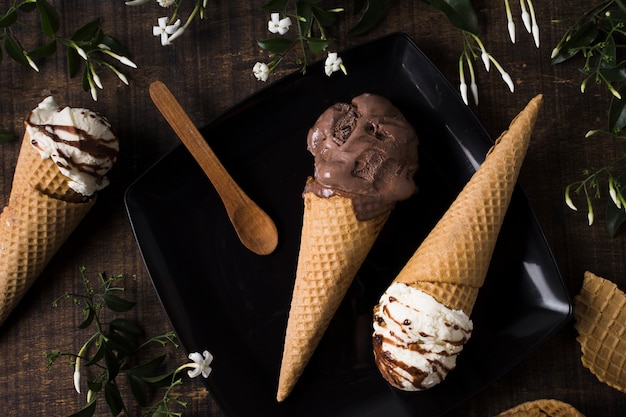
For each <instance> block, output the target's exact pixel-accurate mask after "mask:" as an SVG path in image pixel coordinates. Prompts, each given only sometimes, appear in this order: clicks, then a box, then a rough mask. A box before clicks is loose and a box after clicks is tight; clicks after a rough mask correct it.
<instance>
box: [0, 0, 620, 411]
mask: <svg viewBox="0 0 626 417" xmlns="http://www.w3.org/2000/svg"><path fill="white" fill-rule="evenodd" d="M5 3H6V2H5ZM54 3H55V4H56V7H57V8H58V10H59V12H60V15H61V20H62V29H61V32H62V34H64V35H68V34H69V33H71V32H72V31H73V30H75V29H76V28H77V27H78V26H79V25H82V24H83V23H86V22H87V21H88V20H90V19H92V18H94V17H97V16H102V17H103V27H104V29H105V31H106V32H108V33H109V34H112V35H113V36H114V37H116V38H117V39H118V40H119V41H120V42H121V43H122V44H124V45H126V46H127V47H128V48H129V49H130V51H131V52H132V56H133V59H134V61H135V62H136V63H137V64H138V66H139V68H138V69H136V70H128V71H126V73H127V74H128V77H129V79H130V82H131V84H130V86H129V87H126V86H124V85H122V84H121V83H120V82H119V80H118V79H117V78H116V77H115V76H113V75H112V74H106V75H103V76H102V78H103V82H104V84H105V89H104V90H103V91H100V92H99V99H98V101H97V102H93V101H92V100H91V98H90V96H89V94H87V93H85V92H83V91H82V88H81V86H80V80H79V79H69V78H68V77H67V75H66V74H67V67H66V65H65V57H64V54H63V53H58V54H57V55H55V56H54V57H53V58H52V59H49V60H46V61H41V62H40V63H39V65H40V69H41V72H40V73H35V72H34V71H31V70H29V69H26V68H24V67H22V66H19V65H17V64H16V63H14V62H12V61H11V60H10V59H8V58H6V56H5V59H4V60H3V61H2V63H1V64H0V74H2V75H1V76H0V129H4V130H12V131H14V132H16V134H17V135H18V137H20V138H21V135H22V134H23V125H22V122H23V119H24V117H25V116H26V115H27V113H28V112H29V111H30V110H31V109H32V108H33V107H34V106H35V105H36V104H37V103H38V102H39V101H40V100H41V99H43V98H44V97H46V96H47V95H50V94H52V95H54V96H55V98H56V99H57V101H58V102H59V103H61V104H64V105H72V106H74V107H88V108H92V109H94V110H97V111H99V112H100V113H102V114H104V115H105V116H106V117H107V118H108V119H109V121H110V122H111V123H112V125H113V126H114V127H115V129H116V130H117V132H118V134H119V136H120V139H121V153H120V158H119V163H118V164H117V166H116V168H115V169H114V171H113V172H112V173H111V175H110V178H111V186H110V187H109V188H107V189H106V190H105V191H103V192H102V193H101V195H100V197H99V200H98V202H97V204H96V206H95V207H94V208H93V210H92V211H91V212H90V213H89V215H88V216H87V218H86V219H85V220H84V221H83V222H82V223H81V225H80V226H79V227H78V229H77V230H76V231H75V233H74V234H73V235H72V236H71V237H70V238H69V239H68V240H67V242H66V243H65V245H64V246H63V247H62V248H61V250H60V251H59V252H58V254H57V255H56V256H55V257H54V258H53V259H52V261H51V262H50V263H49V265H48V266H47V268H46V269H45V271H44V272H43V274H41V276H40V277H39V279H38V280H37V282H36V283H35V284H34V286H33V287H32V288H31V290H30V291H29V292H28V293H27V295H26V296H25V297H24V299H23V300H22V302H21V303H20V304H19V306H18V307H17V308H16V309H15V310H14V312H13V313H12V315H11V316H10V318H9V319H8V320H7V322H6V323H5V324H4V325H3V326H2V328H0V358H1V359H0V404H1V406H0V410H2V414H3V415H8V416H34V415H49V416H51V415H55V416H56V415H58V416H61V415H69V414H71V413H72V412H74V411H76V410H78V409H79V408H80V406H81V405H82V403H83V401H84V398H83V396H78V395H77V394H76V393H75V392H74V388H73V386H72V368H71V366H69V364H67V363H62V362H59V363H57V364H56V365H55V366H54V367H53V369H52V370H50V371H46V370H45V369H44V365H45V358H44V352H45V351H48V350H53V349H64V350H71V351H74V352H77V351H78V349H79V347H80V344H81V343H82V341H83V339H82V338H80V337H79V336H78V333H76V330H75V327H76V325H77V324H78V322H79V320H80V316H79V312H78V310H77V309H76V307H75V306H73V305H72V303H70V302H67V303H61V304H60V306H59V307H57V308H53V307H52V301H53V299H55V298H56V297H58V296H59V295H61V294H63V293H64V292H66V291H78V290H79V289H80V287H81V285H82V284H81V280H80V275H79V267H80V266H85V267H86V270H87V273H88V274H90V275H93V277H94V278H95V276H96V274H98V273H99V272H101V271H106V272H107V273H108V274H117V273H123V274H125V276H126V279H125V281H124V285H125V287H126V289H127V292H128V298H131V299H134V300H135V301H137V303H138V304H137V307H136V308H135V309H133V310H132V313H131V317H132V318H134V319H136V320H138V321H139V322H140V323H141V324H142V325H143V326H144V328H145V329H146V332H147V333H148V334H151V335H157V334H162V333H165V332H166V331H168V330H171V327H170V326H169V324H168V320H167V316H166V313H165V311H164V310H163V308H162V307H161V305H160V303H159V301H158V298H157V295H156V293H155V291H154V289H153V287H152V284H151V281H150V278H149V276H148V274H147V272H146V269H145V267H144V264H143V262H142V259H141V257H140V254H139V251H138V248H137V246H136V243H135V240H134V238H133V234H132V232H131V228H130V225H129V221H128V219H127V217H126V213H125V210H124V204H123V194H124V191H125V190H126V188H127V187H128V186H129V185H130V183H131V182H132V181H133V180H134V179H135V178H136V177H137V176H139V175H140V174H141V173H142V172H144V171H145V170H146V169H147V168H148V167H150V166H151V164H153V163H154V162H155V161H156V160H157V159H158V158H159V157H160V156H162V155H163V154H165V153H166V152H167V151H168V150H170V149H172V148H173V147H175V146H176V145H177V144H178V141H177V139H176V138H175V137H174V135H173V134H172V133H171V130H170V128H169V127H168V126H167V125H166V123H165V121H164V120H163V118H162V117H161V116H160V115H159V114H158V112H157V110H156V108H155V107H154V105H153V104H152V102H151V100H150V98H149V96H148V91H147V89H148V86H149V84H150V82H152V81H154V80H162V81H164V82H166V83H167V84H168V85H169V86H170V88H171V89H172V91H173V92H174V94H175V95H176V96H177V97H178V98H179V99H180V101H181V103H182V105H183V107H184V108H185V109H187V110H188V112H189V114H190V116H191V118H192V120H193V121H194V122H195V123H196V124H197V125H198V126H202V125H204V124H206V123H207V122H208V121H209V120H210V119H212V118H213V117H215V116H217V115H219V114H220V113H221V112H223V111H225V110H226V109H228V108H229V107H231V106H233V105H235V104H236V103H238V102H239V101H241V100H243V99H244V98H246V97H247V96H249V95H251V94H253V93H254V92H255V91H257V90H259V89H260V88H262V87H265V85H264V84H263V83H260V82H259V81H257V80H256V79H255V78H254V77H253V75H252V66H253V65H254V63H255V62H256V61H259V60H261V61H262V60H266V59H267V55H266V54H265V53H264V52H263V51H261V50H260V49H259V48H258V46H257V45H256V42H255V41H256V39H259V38H263V37H266V36H267V29H266V27H267V18H268V16H267V14H266V13H264V12H262V11H260V10H259V9H260V6H261V5H262V3H263V2H262V1H256V2H248V1H225V0H209V4H210V6H209V10H208V13H207V18H206V19H205V20H204V21H196V22H194V23H193V24H192V25H191V26H190V27H189V29H188V31H187V33H186V34H185V35H184V36H183V37H182V38H180V39H179V40H178V41H176V43H175V44H174V45H172V46H168V47H162V46H161V45H160V43H159V41H158V39H157V38H155V37H153V36H152V33H151V32H152V26H153V25H154V24H155V23H156V19H157V17H159V16H160V15H161V14H162V13H163V12H162V10H161V9H160V8H159V7H158V6H157V5H156V4H148V5H144V6H142V7H137V8H131V7H127V6H125V5H124V2H123V1H121V0H120V1H116V2H102V1H77V0H66V1H62V2H61V1H54ZM330 3H332V2H330ZM395 3H396V5H395V6H394V8H393V9H392V10H391V11H390V12H389V14H388V16H387V17H386V19H385V20H384V22H383V24H382V25H380V26H379V27H378V28H376V29H375V30H374V31H372V32H371V33H368V34H367V35H366V36H364V37H360V38H348V37H346V36H345V33H346V29H347V28H348V26H349V24H350V22H351V21H352V20H351V18H350V16H348V18H347V19H346V20H345V21H342V23H341V25H340V27H338V28H336V30H337V33H335V34H333V35H334V36H335V37H337V39H338V44H337V45H336V47H337V48H338V49H340V50H341V49H344V48H346V47H349V46H353V45H356V44H358V43H360V42H363V41H365V40H367V39H373V38H376V37H380V36H382V35H384V34H387V33H390V32H395V31H403V32H406V33H407V34H408V35H410V36H411V37H412V38H413V39H414V40H415V41H416V43H417V44H418V45H419V46H420V47H421V49H422V50H423V51H424V52H425V53H426V54H427V55H428V56H429V57H430V59H431V60H432V61H433V62H434V63H435V64H436V65H437V66H438V67H439V68H440V69H441V71H442V72H443V73H444V74H445V76H446V77H448V79H449V80H451V82H452V83H454V84H457V83H458V56H459V53H460V51H461V36H460V32H459V31H458V30H456V29H454V28H453V27H452V26H450V25H449V24H448V23H447V21H446V20H445V19H444V18H443V17H442V15H441V14H439V13H438V12H436V11H434V10H431V9H429V8H428V7H427V6H426V5H425V3H423V2H418V1H403V2H395ZM512 3H515V4H514V6H515V7H516V8H517V7H518V5H517V3H516V2H515V1H513V2H512ZM587 4H588V2H587V1H583V0H573V1H570V2H567V4H566V3H565V2H543V1H536V2H535V7H536V10H537V16H538V19H539V24H540V27H541V47H540V48H539V49H536V48H535V46H534V45H533V42H532V39H531V37H530V36H529V35H527V34H526V33H525V32H522V31H521V30H522V29H521V22H520V20H519V18H518V17H517V16H516V18H517V21H518V41H517V43H516V44H515V45H511V43H510V42H509V40H508V35H507V33H506V21H505V10H504V5H503V2H501V1H500V2H492V1H489V2H488V1H477V2H476V5H477V9H478V11H479V13H480V17H481V19H480V20H481V23H482V32H481V37H482V38H483V40H485V41H486V42H487V47H488V49H489V50H490V52H492V53H493V54H494V55H495V56H496V57H497V58H498V59H499V61H500V62H501V63H502V64H503V65H504V66H505V68H506V69H507V70H508V71H509V73H510V74H511V76H512V78H513V79H514V80H515V93H510V92H509V91H508V90H507V89H506V87H505V85H504V84H503V83H502V81H501V79H500V77H499V76H498V75H497V73H495V72H494V71H492V72H491V73H489V74H487V73H485V72H484V70H482V68H480V66H479V65H477V69H478V71H477V74H478V79H479V88H480V105H479V106H478V107H475V106H473V107H472V108H473V109H474V110H475V112H476V113H477V115H478V117H479V118H480V119H481V121H482V122H483V124H484V125H485V127H486V129H487V130H488V132H489V133H490V134H492V135H493V136H494V137H495V136H497V135H499V133H500V132H501V131H502V130H503V129H505V128H506V127H507V126H508V123H509V122H510V120H511V119H512V117H513V116H514V115H515V114H516V113H517V112H518V111H519V110H520V109H521V108H522V107H523V105H524V104H525V103H526V102H527V101H528V100H529V99H530V98H531V97H532V96H534V95H535V94H536V93H543V94H544V95H545V105H544V108H543V112H542V115H541V117H540V119H539V121H538V124H537V127H536V130H535V135H534V141H533V142H532V144H531V146H530V149H529V152H528V156H527V159H526V162H525V166H524V168H523V170H522V173H521V177H520V182H521V184H522V187H523V188H524V190H525V192H526V193H527V195H528V198H529V200H530V203H531V205H532V207H533V209H534V210H535V212H536V215H537V217H538V219H539V221H540V223H541V224H542V226H543V228H544V230H545V233H546V236H547V240H548V242H549V244H550V245H551V247H552V249H553V252H554V256H555V258H556V261H557V263H558V266H559V268H560V270H561V273H562V275H563V278H564V280H565V282H566V284H567V287H568V288H569V291H570V292H571V294H572V295H575V294H577V293H578V292H579V291H580V287H581V283H582V279H583V273H584V271H585V270H590V271H593V272H595V273H597V274H598V275H601V276H603V277H605V278H608V279H611V280H612V281H614V282H615V283H617V285H618V286H620V287H621V288H622V289H626V278H625V277H624V274H623V271H624V269H625V268H626V261H625V257H624V254H625V248H624V246H625V244H626V240H625V239H626V235H625V234H624V233H623V232H622V233H620V234H619V235H618V236H617V237H616V238H610V237H609V236H608V234H607V232H606V228H605V224H604V219H603V215H602V212H603V210H604V205H605V204H606V202H605V201H604V200H599V202H598V205H597V212H598V215H597V216H596V224H595V225H594V226H592V227H588V226H587V224H586V216H585V214H584V213H583V212H577V213H576V212H572V211H571V210H569V209H568V208H567V207H566V206H565V204H564V199H563V190H564V187H565V186H566V185H567V184H568V183H569V182H572V181H574V180H577V179H580V178H581V169H582V168H585V167H593V166H600V165H602V164H604V163H606V162H607V161H609V158H612V157H615V156H618V155H619V150H618V149H617V147H616V146H615V143H614V142H613V141H611V140H608V139H595V138H592V139H585V138H584V134H585V133H586V131H587V130H588V129H590V128H597V127H604V126H605V117H606V111H607V108H608V100H609V97H608V94H607V92H606V91H605V90H604V89H603V88H598V87H596V86H594V85H590V86H589V88H588V91H587V92H586V93H585V94H581V93H580V91H579V84H580V81H581V76H580V73H579V72H578V68H579V66H580V65H581V62H580V61H579V60H577V61H574V62H570V63H566V64H563V65H558V66H552V65H551V64H550V54H551V51H552V48H553V47H554V46H555V44H556V42H557V41H558V39H559V37H560V35H561V34H562V32H563V30H564V28H565V26H563V25H558V24H554V23H552V20H553V19H567V18H574V17H577V16H578V15H579V14H580V13H581V12H582V11H583V10H584V9H585V8H586V7H587ZM2 7H3V8H4V7H6V6H2ZM516 10H517V9H516ZM0 11H3V10H0ZM294 58H295V55H292V56H291V57H290V58H288V59H287V62H288V65H285V66H283V67H281V70H280V71H278V73H277V74H276V75H273V76H271V77H270V80H269V81H268V82H272V81H273V80H276V79H278V78H280V77H281V76H283V75H285V74H288V73H291V72H293V71H295V70H297V66H296V65H295V64H294V63H293V62H294ZM18 149H19V141H17V142H10V143H1V144H0V206H2V205H4V204H6V201H7V199H8V195H9V192H10V187H11V179H12V176H13V170H14V167H15V161H16V160H17V154H18ZM575 338H576V331H575V329H574V327H573V324H572V323H570V324H568V325H566V326H565V327H564V328H563V329H562V330H560V331H559V332H558V333H557V334H555V335H554V336H553V337H552V338H551V339H550V340H548V341H547V342H546V343H545V345H543V346H542V347H540V348H539V349H538V350H537V351H536V352H534V353H533V354H532V355H531V356H530V357H528V358H527V359H525V360H524V361H523V362H522V363H521V364H519V366H517V367H516V368H514V369H513V370H512V371H511V372H509V373H507V374H506V375H504V376H503V377H502V378H501V379H500V380H498V381H497V382H496V383H495V384H493V385H492V386H490V387H489V388H487V389H486V390H485V391H483V392H482V393H481V394H479V395H477V396H476V397H474V398H472V399H470V400H469V401H468V402H466V403H464V404H462V405H461V406H460V407H459V408H458V409H457V410H456V411H454V412H453V413H452V415H459V416H492V415H495V414H497V413H498V412H501V411H503V410H505V409H507V408H509V407H512V406H514V405H516V404H518V403H520V402H524V401H529V400H535V399H539V398H556V399H559V400H563V401H566V402H569V403H571V404H572V405H574V406H575V407H577V408H578V409H579V410H580V411H581V412H583V413H584V414H585V415H587V416H602V417H608V416H622V415H624V410H626V394H623V393H621V392H618V391H616V390H614V389H612V388H609V387H608V386H606V385H604V384H602V383H600V382H598V380H597V379H596V378H595V377H594V376H593V375H592V374H591V373H590V372H589V371H588V370H587V369H585V368H584V367H583V366H582V365H581V361H580V350H579V345H578V343H577V342H576V340H575ZM185 361H186V357H185V354H184V352H183V350H182V349H178V350H176V349H171V351H170V356H169V357H168V363H170V364H172V366H174V364H180V363H183V362H185ZM181 393H182V395H183V397H184V398H185V399H186V400H187V401H188V402H189V404H188V407H187V410H186V411H185V415H189V416H207V415H209V416H222V415H224V414H222V413H221V412H220V410H219V408H218V406H217V405H216V404H215V402H214V401H213V400H212V398H211V396H210V394H209V393H207V392H206V390H205V389H204V388H203V386H202V384H201V383H200V382H199V381H195V380H193V381H185V383H184V385H183V389H182V392H181ZM98 413H99V414H98V415H103V416H104V415H108V414H107V411H106V410H105V409H104V408H101V409H99V411H98ZM130 414H131V415H138V414H139V411H138V410H135V409H131V413H130Z"/></svg>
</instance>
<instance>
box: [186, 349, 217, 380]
mask: <svg viewBox="0 0 626 417" xmlns="http://www.w3.org/2000/svg"><path fill="white" fill-rule="evenodd" d="M189 359H191V360H192V361H193V363H188V364H186V365H185V366H186V367H188V368H193V369H192V370H190V371H187V375H189V378H195V377H197V376H199V375H200V374H202V376H203V377H204V378H208V377H209V374H210V373H211V367H210V366H209V365H211V362H213V355H211V354H210V353H209V351H208V350H205V351H204V352H202V355H200V353H198V352H193V353H190V354H189Z"/></svg>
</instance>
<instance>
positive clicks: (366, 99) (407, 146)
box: [305, 94, 418, 220]
mask: <svg viewBox="0 0 626 417" xmlns="http://www.w3.org/2000/svg"><path fill="white" fill-rule="evenodd" d="M417 143H418V139H417V135H416V133H415V130H414V129H413V127H412V126H411V124H410V123H409V122H408V121H407V120H406V119H405V118H404V116H403V115H402V113H401V112H400V111H399V110H398V109H397V108H396V107H395V106H394V105H393V104H392V103H391V102H390V101H389V100H387V99H386V98H384V97H381V96H378V95H375V94H362V95H360V96H358V97H355V98H354V99H353V100H352V102H351V103H349V104H348V103H337V104H335V105H333V106H331V107H330V108H328V109H327V110H326V111H325V112H324V113H322V114H321V115H320V117H319V118H318V120H317V122H316V123H315V125H314V126H313V127H312V128H311V129H310V130H309V134H308V137H307V144H308V149H309V151H310V152H311V153H312V154H313V156H314V157H315V181H314V182H312V183H310V184H309V185H308V186H307V190H305V191H313V192H315V193H316V194H317V195H318V196H320V197H330V196H331V195H335V194H339V195H342V196H344V197H349V198H351V199H352V202H353V207H354V210H355V213H356V215H357V218H358V219H359V220H365V219H369V218H373V217H376V216H377V215H380V214H382V213H384V212H387V211H389V210H391V209H392V208H393V205H394V204H395V202H396V201H401V200H405V199H407V198H409V197H410V196H411V195H413V194H414V193H415V191H416V187H415V182H414V181H413V176H414V174H415V172H416V170H417V165H418V164H417Z"/></svg>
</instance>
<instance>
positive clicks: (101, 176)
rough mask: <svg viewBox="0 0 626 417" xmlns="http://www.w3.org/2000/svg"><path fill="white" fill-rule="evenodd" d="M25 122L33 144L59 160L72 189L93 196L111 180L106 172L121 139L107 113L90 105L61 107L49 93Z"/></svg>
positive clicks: (59, 164)
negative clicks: (94, 110)
mask: <svg viewBox="0 0 626 417" xmlns="http://www.w3.org/2000/svg"><path fill="white" fill-rule="evenodd" d="M25 125H26V132H27V134H28V136H29V137H30V142H31V144H32V146H33V147H35V148H36V149H37V150H38V151H39V154H40V155H41V157H42V158H43V159H45V158H51V159H52V160H53V161H54V162H55V163H56V165H57V166H58V167H59V170H60V172H61V173H62V174H63V175H65V176H66V177H68V178H69V181H68V185H69V187H70V188H71V189H73V190H74V191H76V192H77V193H79V194H81V195H83V196H85V197H90V196H92V195H93V194H94V193H95V192H96V191H98V190H101V189H102V188H104V187H106V186H107V185H108V184H109V181H108V179H107V178H106V174H107V173H108V172H109V170H110V169H111V168H112V167H113V165H114V164H115V161H116V160H117V155H118V153H119V141H118V139H117V137H116V136H115V134H114V133H113V131H112V129H111V125H110V124H109V122H108V121H107V120H106V119H105V118H104V117H102V116H100V115H99V114H97V113H95V112H93V111H91V110H88V109H83V108H71V107H64V108H61V107H59V105H58V104H57V103H56V102H55V100H54V98H53V97H48V98H46V99H44V100H43V101H42V102H41V103H39V105H38V106H37V107H36V108H35V109H33V110H32V111H31V112H30V114H29V115H28V117H27V119H26V121H25Z"/></svg>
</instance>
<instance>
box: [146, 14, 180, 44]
mask: <svg viewBox="0 0 626 417" xmlns="http://www.w3.org/2000/svg"><path fill="white" fill-rule="evenodd" d="M168 20H169V18H167V17H159V19H158V20H157V21H158V22H159V25H158V26H153V27H152V34H153V35H154V36H160V37H161V45H163V46H165V45H169V44H170V35H171V34H172V33H174V32H176V30H177V29H178V27H179V26H180V19H178V20H176V22H174V24H173V25H168V24H167V22H168Z"/></svg>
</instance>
